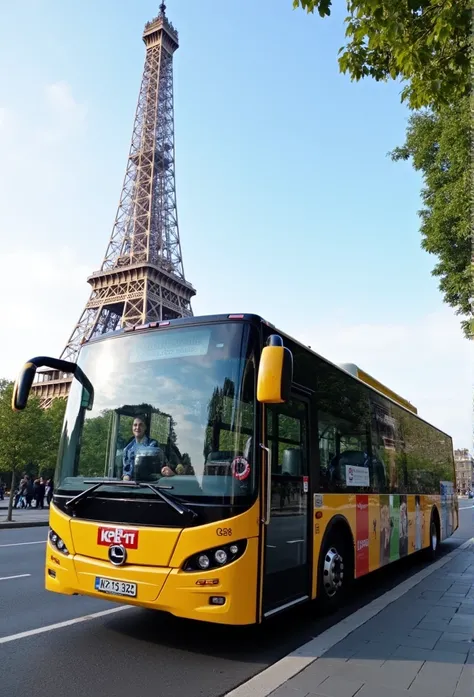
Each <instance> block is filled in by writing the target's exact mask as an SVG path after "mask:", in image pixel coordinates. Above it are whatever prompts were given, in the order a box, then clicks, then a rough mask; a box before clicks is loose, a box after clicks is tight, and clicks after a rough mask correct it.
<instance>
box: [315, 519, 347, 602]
mask: <svg viewBox="0 0 474 697" xmlns="http://www.w3.org/2000/svg"><path fill="white" fill-rule="evenodd" d="M353 580H354V544H353V542H352V536H351V534H350V533H349V531H348V529H346V525H345V524H341V523H339V524H336V525H334V526H333V527H332V528H331V529H330V530H329V531H328V532H327V533H326V535H325V537H324V539H323V544H322V546H321V552H320V555H319V564H318V590H317V601H318V608H319V609H320V610H321V612H323V613H325V614H326V613H332V612H334V611H335V610H337V609H338V608H339V607H340V606H341V605H342V604H343V603H344V601H345V600H346V598H347V594H348V591H349V588H350V586H351V584H352V581H353Z"/></svg>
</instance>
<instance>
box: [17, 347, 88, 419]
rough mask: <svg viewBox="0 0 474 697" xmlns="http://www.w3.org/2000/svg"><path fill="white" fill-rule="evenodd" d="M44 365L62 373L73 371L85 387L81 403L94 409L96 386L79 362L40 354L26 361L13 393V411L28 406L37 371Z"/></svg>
mask: <svg viewBox="0 0 474 697" xmlns="http://www.w3.org/2000/svg"><path fill="white" fill-rule="evenodd" d="M43 366H46V367H47V368H52V369H53V370H59V371H61V372H62V373H72V374H73V375H74V377H75V378H76V379H77V380H78V381H79V382H80V383H81V385H82V386H83V388H84V390H83V393H82V399H81V405H82V406H84V407H86V409H89V410H90V409H92V405H93V403H94V388H93V387H92V383H91V381H90V380H89V378H88V377H87V375H86V374H85V373H84V372H83V370H81V368H79V366H78V365H77V363H71V362H70V361H62V360H61V359H59V358H49V356H38V357H37V358H32V359H31V360H30V361H28V362H27V363H25V365H24V366H23V368H22V369H21V371H20V374H19V376H18V378H17V379H16V381H15V385H14V387H13V395H12V409H13V411H22V410H23V409H24V408H25V407H26V405H27V402H28V397H29V395H30V391H31V386H32V384H33V380H34V378H35V375H36V371H37V370H38V368H42V367H43ZM84 392H85V394H84Z"/></svg>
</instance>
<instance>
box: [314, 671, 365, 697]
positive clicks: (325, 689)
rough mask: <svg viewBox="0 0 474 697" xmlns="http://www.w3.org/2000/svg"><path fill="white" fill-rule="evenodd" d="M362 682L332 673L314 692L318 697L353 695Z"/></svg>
mask: <svg viewBox="0 0 474 697" xmlns="http://www.w3.org/2000/svg"><path fill="white" fill-rule="evenodd" d="M363 684H364V683H363V682H361V681H360V680H348V679H347V678H344V677H343V676H340V675H332V676H331V677H330V678H327V680H325V681H324V682H323V683H321V685H319V686H318V691H317V693H316V694H317V695H318V697H319V695H324V697H354V695H355V694H356V692H357V691H358V690H360V688H361V687H362V685H363Z"/></svg>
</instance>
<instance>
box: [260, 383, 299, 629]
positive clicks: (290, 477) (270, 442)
mask: <svg viewBox="0 0 474 697" xmlns="http://www.w3.org/2000/svg"><path fill="white" fill-rule="evenodd" d="M265 419H266V436H267V442H266V448H267V449H268V450H267V457H268V456H270V460H271V509H270V519H269V520H268V512H267V520H266V524H264V525H263V536H264V541H263V544H264V573H263V597H262V614H263V616H264V617H268V616H270V615H272V614H273V613H275V612H278V610H280V609H283V608H286V607H290V606H291V605H296V604H297V603H298V602H301V601H302V600H305V599H306V598H308V597H310V594H311V586H310V583H311V573H310V564H309V560H310V557H309V544H310V541H309V518H308V515H309V502H310V490H309V479H308V474H309V445H308V444H309V401H308V400H307V399H306V398H304V397H302V396H297V395H296V394H293V395H292V397H291V399H290V400H289V401H288V402H287V403H286V404H274V405H273V404H272V405H267V406H266V408H265ZM265 498H266V492H265V493H264V499H265ZM265 504H266V501H265V502H264V505H265Z"/></svg>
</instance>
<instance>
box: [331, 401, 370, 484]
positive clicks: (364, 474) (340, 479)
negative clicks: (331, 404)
mask: <svg viewBox="0 0 474 697" xmlns="http://www.w3.org/2000/svg"><path fill="white" fill-rule="evenodd" d="M318 425H319V457H320V462H321V485H322V488H323V489H325V490H326V491H341V490H346V489H349V490H350V489H351V488H353V487H354V488H358V489H359V488H363V489H365V488H367V487H369V486H370V480H371V468H370V459H369V443H368V432H367V429H366V427H365V425H362V427H360V426H358V425H357V424H356V423H352V422H350V421H347V420H346V419H343V418H341V417H338V416H335V415H334V414H328V413H327V412H321V411H320V412H319V414H318Z"/></svg>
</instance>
